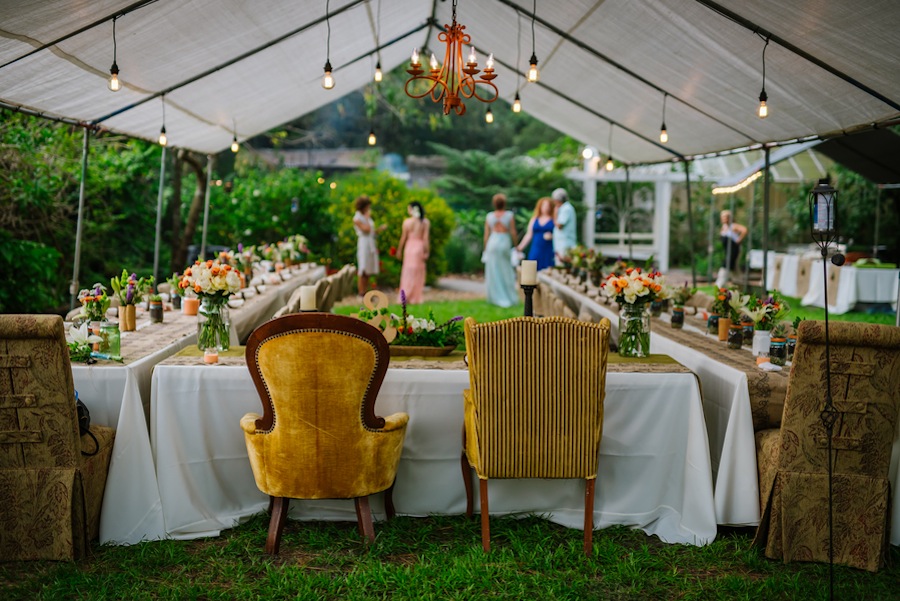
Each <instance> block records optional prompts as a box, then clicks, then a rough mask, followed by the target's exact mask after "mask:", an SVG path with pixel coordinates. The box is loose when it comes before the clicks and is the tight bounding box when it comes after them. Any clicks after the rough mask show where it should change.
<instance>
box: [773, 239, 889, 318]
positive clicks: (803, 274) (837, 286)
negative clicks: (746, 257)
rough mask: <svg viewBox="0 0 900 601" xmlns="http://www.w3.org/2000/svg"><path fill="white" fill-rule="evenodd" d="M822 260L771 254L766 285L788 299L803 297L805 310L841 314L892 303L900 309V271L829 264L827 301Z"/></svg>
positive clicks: (802, 302) (793, 255)
mask: <svg viewBox="0 0 900 601" xmlns="http://www.w3.org/2000/svg"><path fill="white" fill-rule="evenodd" d="M825 278H826V275H825V273H824V270H823V269H822V260H821V259H820V258H817V257H810V256H801V255H795V254H783V253H775V252H772V251H770V252H769V256H768V274H767V277H766V285H767V287H768V288H769V289H770V290H773V289H774V290H778V291H779V292H780V293H782V294H784V295H786V296H792V297H795V298H800V299H801V300H800V304H801V305H803V306H804V307H807V306H812V307H821V308H824V307H825V303H826V302H827V303H828V311H829V312H831V313H833V314H835V315H841V314H844V313H847V312H849V311H852V310H853V309H854V308H855V307H856V305H857V304H859V303H868V304H890V305H891V306H892V307H893V309H894V311H896V310H897V295H898V287H900V270H898V269H882V268H875V267H854V266H853V265H844V266H841V267H838V266H836V265H833V264H832V263H831V262H829V263H828V274H827V278H828V298H827V299H826V298H825V285H824V282H825Z"/></svg>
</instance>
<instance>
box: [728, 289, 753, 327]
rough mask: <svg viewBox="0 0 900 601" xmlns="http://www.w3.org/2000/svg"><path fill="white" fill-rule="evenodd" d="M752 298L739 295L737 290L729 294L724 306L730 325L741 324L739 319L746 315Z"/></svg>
mask: <svg viewBox="0 0 900 601" xmlns="http://www.w3.org/2000/svg"><path fill="white" fill-rule="evenodd" d="M752 298H753V297H752V296H751V295H749V294H741V293H740V292H738V291H737V290H735V291H733V292H731V294H730V297H729V298H728V304H727V306H726V311H727V313H726V314H727V315H728V317H729V318H730V319H731V323H733V324H739V323H741V317H743V316H744V315H745V314H746V312H747V306H748V305H749V304H750V301H751V299H752Z"/></svg>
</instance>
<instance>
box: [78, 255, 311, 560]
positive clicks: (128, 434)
mask: <svg viewBox="0 0 900 601" xmlns="http://www.w3.org/2000/svg"><path fill="white" fill-rule="evenodd" d="M324 274H325V269H324V267H322V266H312V267H310V268H308V269H305V270H302V271H298V272H297V273H295V274H293V276H292V277H291V278H290V279H288V280H287V281H285V282H284V283H283V284H281V285H279V286H271V287H270V288H269V289H267V290H266V293H265V294H263V295H261V296H259V297H258V298H253V299H251V300H250V301H247V303H246V305H245V306H243V307H241V308H239V309H233V310H232V311H231V320H232V328H233V331H235V332H237V333H238V335H240V334H241V333H242V332H245V334H244V335H245V336H246V335H249V333H250V331H252V330H253V328H254V327H256V325H259V323H261V322H262V321H265V320H267V319H269V318H270V317H271V316H272V315H273V314H274V313H275V311H276V310H277V309H278V308H279V307H281V306H282V305H284V304H285V303H286V302H287V298H288V297H289V296H290V293H291V292H292V291H293V290H294V289H295V288H296V287H297V286H299V285H300V284H301V283H305V282H309V281H316V280H318V279H320V278H321V277H322V276H324ZM147 327H154V326H147ZM140 334H141V331H140V330H139V331H137V332H128V333H123V343H127V342H125V341H127V339H128V337H130V336H140ZM196 343H197V333H196V331H186V335H185V336H184V337H183V338H181V339H179V340H177V341H175V342H174V343H171V344H169V345H167V346H165V347H164V348H161V349H159V350H157V351H156V352H154V353H152V354H150V355H148V356H146V357H142V358H140V359H138V360H136V361H134V362H131V363H129V364H127V365H118V364H108V363H103V364H95V365H83V364H73V365H72V374H73V376H74V381H75V390H77V391H78V394H79V397H80V398H81V400H82V401H84V403H85V404H86V405H87V406H88V409H89V410H90V413H91V422H92V423H95V424H101V425H104V426H111V427H113V428H115V429H116V439H115V443H114V445H113V452H112V459H111V461H110V466H109V475H108V476H107V480H106V490H105V492H104V495H103V509H102V513H101V515H100V542H101V543H107V542H118V543H136V542H140V541H141V540H143V539H152V538H159V536H153V534H152V533H160V532H162V531H163V528H164V527H163V519H162V506H161V502H160V498H159V490H158V488H157V485H156V469H155V467H154V464H153V456H152V453H151V449H150V435H149V430H148V420H149V415H150V385H151V374H152V372H153V368H154V366H155V365H156V364H157V363H159V362H160V361H163V360H164V359H166V358H167V357H170V356H172V355H174V354H175V353H177V352H178V351H180V350H181V349H183V348H185V347H186V346H188V345H191V344H196Z"/></svg>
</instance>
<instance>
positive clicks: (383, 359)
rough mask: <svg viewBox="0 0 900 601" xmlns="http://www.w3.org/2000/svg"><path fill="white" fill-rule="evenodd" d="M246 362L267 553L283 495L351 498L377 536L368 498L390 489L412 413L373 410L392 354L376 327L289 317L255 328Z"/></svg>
mask: <svg viewBox="0 0 900 601" xmlns="http://www.w3.org/2000/svg"><path fill="white" fill-rule="evenodd" d="M246 356H247V367H248V368H249V370H250V375H251V376H252V378H253V381H254V383H255V385H256V390H257V391H258V392H259V397H260V400H261V401H262V409H263V414H262V416H260V415H258V414H255V413H248V414H247V415H245V416H244V417H243V418H242V419H241V428H242V429H243V430H244V438H245V439H246V442H247V453H248V454H249V456H250V466H251V467H252V469H253V476H254V478H255V479H256V485H257V486H258V487H259V490H261V491H262V492H263V493H265V494H267V495H269V497H270V500H271V506H270V507H271V511H272V516H271V520H270V523H269V535H268V539H267V540H266V552H268V553H272V554H274V553H278V548H279V545H280V542H281V533H282V531H283V529H284V524H285V519H286V516H287V511H288V504H289V502H290V499H354V501H355V503H356V515H357V522H358V525H359V529H360V533H361V534H362V535H363V536H364V537H365V538H366V539H367V540H368V541H369V542H374V540H375V531H374V528H373V526H372V513H371V510H370V508H369V499H368V497H369V495H372V494H375V493H379V492H382V491H384V493H385V495H384V505H385V511H386V513H387V517H388V518H389V519H390V518H391V517H393V515H394V506H393V502H392V499H391V490H392V488H393V485H394V479H395V477H396V474H397V466H398V464H399V462H400V453H401V451H402V450H403V439H404V437H405V435H406V424H407V422H408V421H409V416H408V415H407V414H405V413H395V414H394V415H390V416H388V417H384V418H382V417H378V416H376V415H375V398H376V397H377V395H378V391H379V389H380V388H381V384H382V382H383V381H384V376H385V373H387V368H388V362H389V361H390V351H389V349H388V344H387V341H386V340H385V339H384V336H383V335H382V334H381V332H379V331H378V329H376V328H374V327H372V326H370V325H369V324H367V323H365V322H363V321H360V320H358V319H355V318H352V317H345V316H342V315H331V314H327V313H300V314H291V315H285V316H283V317H279V318H277V319H273V320H271V321H269V322H267V323H265V324H263V325H261V326H260V327H258V328H257V329H256V330H254V331H253V333H252V334H251V335H250V338H249V340H248V341H247V350H246Z"/></svg>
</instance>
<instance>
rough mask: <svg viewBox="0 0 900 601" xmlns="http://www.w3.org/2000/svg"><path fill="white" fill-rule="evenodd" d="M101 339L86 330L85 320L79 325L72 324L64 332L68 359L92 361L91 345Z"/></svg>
mask: <svg viewBox="0 0 900 601" xmlns="http://www.w3.org/2000/svg"><path fill="white" fill-rule="evenodd" d="M102 341H103V339H102V338H100V337H99V336H97V335H95V334H90V333H89V331H88V324H87V322H85V323H83V324H81V326H80V327H77V328H76V327H75V326H72V327H71V328H69V331H68V332H66V343H67V344H68V346H69V359H70V360H72V361H82V362H84V363H93V362H94V360H93V358H92V357H91V351H92V350H93V345H94V344H96V343H99V342H102Z"/></svg>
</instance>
